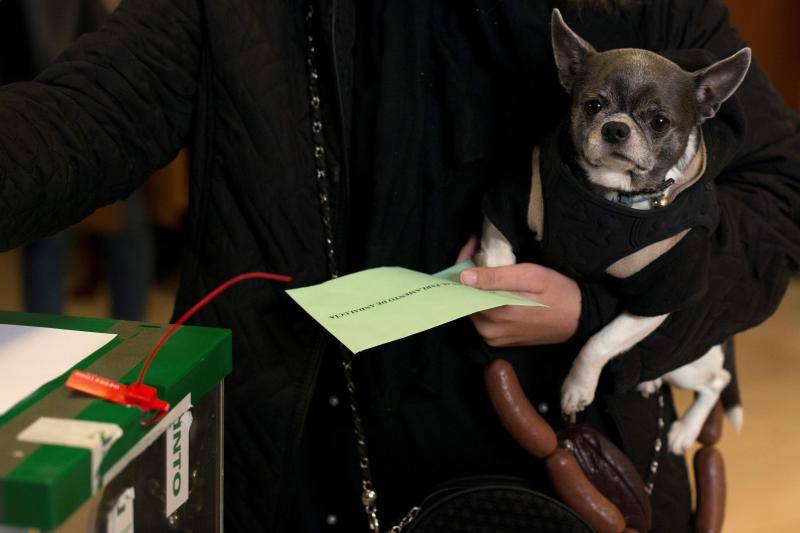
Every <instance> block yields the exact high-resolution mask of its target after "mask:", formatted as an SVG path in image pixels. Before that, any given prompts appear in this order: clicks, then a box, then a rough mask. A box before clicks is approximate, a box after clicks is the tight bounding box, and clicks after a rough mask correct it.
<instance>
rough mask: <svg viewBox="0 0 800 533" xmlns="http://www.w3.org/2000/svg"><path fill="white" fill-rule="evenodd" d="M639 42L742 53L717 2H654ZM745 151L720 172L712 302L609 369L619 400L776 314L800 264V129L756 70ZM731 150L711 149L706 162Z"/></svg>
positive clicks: (745, 90)
mask: <svg viewBox="0 0 800 533" xmlns="http://www.w3.org/2000/svg"><path fill="white" fill-rule="evenodd" d="M643 32H646V35H648V36H649V37H647V38H650V39H657V40H659V41H660V42H653V43H652V46H653V47H654V48H657V47H659V46H660V47H661V48H667V49H672V48H701V49H705V50H707V51H709V52H711V53H712V54H713V55H714V56H716V57H718V58H722V57H726V56H728V55H730V54H732V53H733V52H736V51H737V50H739V49H740V48H742V47H743V46H745V43H744V42H743V40H742V38H741V37H740V35H739V33H738V32H737V30H736V29H735V28H734V27H733V26H732V25H731V23H730V20H729V17H728V12H727V9H726V8H725V7H724V6H723V5H722V4H721V3H720V2H719V1H718V0H703V1H698V0H675V1H671V2H668V1H666V0H665V1H660V2H653V3H652V5H651V7H650V8H649V11H648V13H647V14H646V15H645V17H644V20H643ZM737 98H738V100H739V102H740V103H741V105H742V107H743V109H744V113H745V117H746V133H745V136H744V141H743V143H742V145H741V146H740V148H739V150H738V151H737V153H736V154H735V155H734V157H732V158H731V160H730V161H727V162H725V163H724V165H723V166H722V168H715V169H710V170H711V171H713V172H717V173H718V176H717V178H716V183H717V185H718V187H717V190H718V199H719V203H720V207H721V220H720V223H719V226H718V228H717V230H716V232H715V233H714V234H713V235H712V238H711V242H710V246H711V255H710V266H709V272H708V292H707V294H706V297H705V298H704V299H703V300H701V301H699V302H697V303H696V304H694V305H692V306H690V307H688V308H685V309H683V310H681V311H679V312H676V313H673V314H672V315H670V317H669V318H668V319H667V321H666V322H665V323H664V324H663V325H662V327H660V328H659V329H658V330H657V331H656V332H654V333H653V334H652V335H650V336H649V337H648V338H647V339H645V340H644V341H643V342H641V343H640V344H639V345H637V346H636V347H635V348H634V349H632V350H631V351H630V352H628V353H626V354H624V355H623V356H621V357H619V358H617V359H616V360H614V361H612V363H611V367H610V370H611V373H612V375H613V378H614V382H615V386H616V388H617V389H618V390H627V389H630V388H631V387H633V386H635V385H636V384H637V383H638V382H640V381H643V380H649V379H653V378H656V377H658V376H660V375H662V374H664V373H665V372H668V371H670V370H672V369H674V368H677V367H679V366H682V365H684V364H686V363H688V362H691V361H693V360H695V359H697V358H698V357H700V356H701V355H703V354H704V353H705V352H706V351H707V350H708V349H709V348H710V347H712V346H713V345H715V344H719V343H720V342H722V341H723V340H725V339H726V338H727V337H729V336H731V335H733V334H735V333H737V332H740V331H743V330H745V329H748V328H751V327H753V326H755V325H757V324H759V323H761V322H762V321H763V320H765V319H766V318H767V317H769V316H770V315H771V314H772V313H773V312H774V311H775V309H776V308H777V306H778V304H779V302H780V300H781V298H782V296H783V294H784V292H785V290H786V287H787V284H788V281H789V279H790V277H791V275H792V273H794V272H796V271H797V268H798V264H800V127H799V125H798V120H797V117H796V115H795V114H794V113H793V112H792V111H790V110H789V109H787V108H786V107H785V106H784V105H783V104H782V103H781V100H780V97H779V96H778V95H777V94H776V92H775V90H774V89H773V88H772V86H771V85H770V83H769V81H768V80H767V78H766V76H765V75H764V73H763V72H762V71H761V70H760V69H759V68H758V66H757V65H756V64H755V63H754V64H753V65H752V66H751V69H750V72H749V74H748V76H747V78H746V80H745V81H744V83H743V84H742V86H741V87H740V88H739V90H738V92H737ZM725 149H726V146H715V145H714V143H713V141H711V142H709V146H708V151H709V155H710V157H712V154H714V153H715V152H717V151H723V152H724V151H725Z"/></svg>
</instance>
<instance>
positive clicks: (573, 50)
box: [550, 9, 595, 92]
mask: <svg viewBox="0 0 800 533" xmlns="http://www.w3.org/2000/svg"><path fill="white" fill-rule="evenodd" d="M550 34H551V38H552V40H553V55H554V57H555V60H556V67H558V78H559V80H561V85H563V86H564V88H565V89H566V90H567V92H570V91H572V83H573V81H574V80H575V76H576V75H577V74H578V72H580V70H581V67H582V66H583V63H584V61H586V58H588V57H589V56H590V55H592V54H594V53H595V49H594V48H593V47H592V45H590V44H589V43H587V42H586V41H584V40H583V39H581V38H580V37H579V36H578V34H576V33H575V32H574V31H572V30H571V29H570V27H569V26H567V24H566V22H564V19H563V18H562V17H561V12H560V11H559V10H558V9H554V10H553V16H552V17H551V19H550Z"/></svg>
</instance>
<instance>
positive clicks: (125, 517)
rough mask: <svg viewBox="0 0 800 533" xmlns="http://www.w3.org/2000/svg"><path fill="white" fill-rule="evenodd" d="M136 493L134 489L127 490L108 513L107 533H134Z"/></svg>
mask: <svg viewBox="0 0 800 533" xmlns="http://www.w3.org/2000/svg"><path fill="white" fill-rule="evenodd" d="M135 497H136V492H135V491H134V490H133V487H130V488H128V489H125V492H123V493H122V494H120V496H119V498H117V503H115V504H114V507H112V508H111V510H110V511H109V512H108V519H107V521H106V533H133V499H134V498H135Z"/></svg>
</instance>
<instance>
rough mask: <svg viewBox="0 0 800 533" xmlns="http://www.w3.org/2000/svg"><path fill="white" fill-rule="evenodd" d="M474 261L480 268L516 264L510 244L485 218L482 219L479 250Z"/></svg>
mask: <svg viewBox="0 0 800 533" xmlns="http://www.w3.org/2000/svg"><path fill="white" fill-rule="evenodd" d="M474 259H475V264H476V265H478V266H480V267H499V266H508V265H513V264H515V263H516V262H517V257H516V256H515V255H514V249H513V248H512V247H511V243H510V242H508V239H506V237H505V235H503V234H502V233H501V232H500V230H499V229H497V227H496V226H495V225H494V224H492V223H491V222H490V221H489V219H488V218H486V217H483V230H482V233H481V249H480V251H479V252H478V253H476V254H475V257H474Z"/></svg>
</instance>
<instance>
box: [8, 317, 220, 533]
mask: <svg viewBox="0 0 800 533" xmlns="http://www.w3.org/2000/svg"><path fill="white" fill-rule="evenodd" d="M167 328H168V325H161V324H150V323H142V322H127V321H115V320H106V319H92V318H71V317H60V316H50V315H35V314H29V313H10V312H0V533H12V532H13V533H17V532H32V531H55V532H59V533H67V532H69V533H72V532H97V533H100V532H102V533H134V532H147V533H153V532H160V531H165V532H167V531H168V532H178V531H180V532H193V533H194V532H206V531H208V532H215V531H221V530H222V472H223V454H222V452H223V431H222V430H223V400H224V396H223V378H224V377H225V376H226V375H227V374H228V373H229V372H230V370H231V334H230V331H228V330H224V329H217V328H201V327H194V326H181V327H180V328H179V329H177V331H175V333H174V334H173V335H172V336H171V337H170V339H169V340H168V341H167V342H166V343H165V344H164V346H163V348H161V350H160V351H159V352H158V354H157V356H156V358H155V359H154V361H153V363H152V365H151V366H150V369H149V371H148V372H147V374H146V377H145V383H146V384H147V385H150V386H152V387H155V388H156V390H157V391H158V398H160V399H162V400H164V401H166V402H168V403H169V410H168V411H167V413H166V415H165V416H164V417H163V418H161V419H160V420H159V421H157V422H155V423H153V424H150V425H144V424H143V422H144V421H146V418H148V416H147V415H146V414H145V413H144V412H143V411H141V410H140V409H137V408H135V407H129V406H126V405H120V404H117V403H112V402H109V401H106V400H103V399H98V398H95V397H92V396H89V395H86V394H83V393H80V392H76V391H74V390H71V389H69V388H68V387H66V386H65V382H66V380H67V378H68V376H70V375H71V374H72V372H73V370H76V369H77V370H83V371H85V372H88V373H91V374H92V375H96V376H102V377H104V378H107V379H109V380H114V381H116V382H119V383H122V384H130V383H132V382H134V381H135V380H136V378H137V376H138V373H139V370H140V369H141V366H142V363H143V360H144V359H145V358H146V357H147V356H148V355H149V353H150V352H151V350H152V349H153V347H154V346H155V345H156V343H157V342H158V340H159V339H160V338H161V337H162V336H163V335H164V333H165V331H166V330H167ZM48 373H49V374H48ZM37 380H38V381H37ZM150 415H152V413H150Z"/></svg>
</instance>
